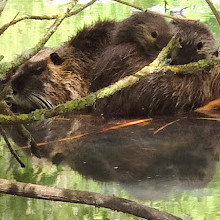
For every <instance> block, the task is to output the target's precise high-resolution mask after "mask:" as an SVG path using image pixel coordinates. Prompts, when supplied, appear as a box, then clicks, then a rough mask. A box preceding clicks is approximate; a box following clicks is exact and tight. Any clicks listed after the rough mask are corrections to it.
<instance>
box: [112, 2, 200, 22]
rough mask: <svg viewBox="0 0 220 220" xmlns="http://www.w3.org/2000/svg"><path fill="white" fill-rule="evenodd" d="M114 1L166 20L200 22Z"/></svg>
mask: <svg viewBox="0 0 220 220" xmlns="http://www.w3.org/2000/svg"><path fill="white" fill-rule="evenodd" d="M113 1H115V2H118V3H121V4H123V5H127V6H129V7H132V8H136V9H138V10H140V11H148V12H150V13H152V14H155V15H159V16H162V17H166V18H171V19H174V20H186V21H198V19H193V18H192V19H191V18H181V17H175V16H172V15H166V14H161V13H158V12H155V11H150V10H148V9H147V10H146V9H144V8H141V7H139V6H136V5H134V4H131V3H128V2H125V1H123V0H113Z"/></svg>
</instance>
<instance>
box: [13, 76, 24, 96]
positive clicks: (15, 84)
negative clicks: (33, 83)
mask: <svg viewBox="0 0 220 220" xmlns="http://www.w3.org/2000/svg"><path fill="white" fill-rule="evenodd" d="M11 88H12V94H13V95H16V94H17V93H18V92H19V91H21V90H22V88H23V84H22V81H21V80H19V78H17V77H16V78H14V79H13V80H12V82H11Z"/></svg>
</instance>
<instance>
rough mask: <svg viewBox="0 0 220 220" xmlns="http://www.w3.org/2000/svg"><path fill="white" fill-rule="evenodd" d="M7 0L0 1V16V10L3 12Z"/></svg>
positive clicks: (0, 12)
mask: <svg viewBox="0 0 220 220" xmlns="http://www.w3.org/2000/svg"><path fill="white" fill-rule="evenodd" d="M7 1H8V0H2V1H1V2H0V16H1V14H2V12H3V11H4V9H5V6H6V4H7Z"/></svg>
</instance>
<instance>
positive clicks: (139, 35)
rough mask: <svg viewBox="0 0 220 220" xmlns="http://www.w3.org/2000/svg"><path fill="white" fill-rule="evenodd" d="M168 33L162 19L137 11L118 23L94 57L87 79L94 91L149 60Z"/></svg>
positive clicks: (149, 61) (159, 49)
mask: <svg viewBox="0 0 220 220" xmlns="http://www.w3.org/2000/svg"><path fill="white" fill-rule="evenodd" d="M171 37H172V34H171V30H170V25H169V23H167V22H166V21H165V20H164V18H162V17H161V16H157V15H155V14H153V13H150V12H141V13H137V14H134V15H132V16H131V17H129V18H127V19H125V20H123V21H121V22H118V23H117V24H116V26H115V31H114V32H113V40H112V44H111V45H109V46H108V47H107V48H105V50H104V51H103V53H102V54H101V55H100V58H99V59H97V62H96V63H95V65H94V67H93V70H92V77H93V78H92V79H91V91H96V90H97V89H100V88H102V87H104V86H107V85H109V84H110V83H113V82H116V81H117V80H118V79H120V78H123V77H124V76H126V75H130V74H133V73H135V72H137V71H138V70H140V69H141V68H143V67H144V66H146V65H148V64H149V63H151V62H152V61H153V60H154V59H155V58H156V57H157V55H158V54H159V52H160V51H161V50H162V49H163V48H164V47H165V46H166V45H167V43H168V42H169V40H170V39H171Z"/></svg>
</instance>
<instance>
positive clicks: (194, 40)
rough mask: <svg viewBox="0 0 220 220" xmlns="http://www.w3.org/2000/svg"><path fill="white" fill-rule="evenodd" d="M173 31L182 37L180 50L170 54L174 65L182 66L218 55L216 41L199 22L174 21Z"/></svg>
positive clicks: (177, 49)
mask: <svg viewBox="0 0 220 220" xmlns="http://www.w3.org/2000/svg"><path fill="white" fill-rule="evenodd" d="M170 24H171V25H172V31H173V33H174V34H177V36H179V37H180V48H176V49H174V50H173V51H172V52H171V54H170V59H171V64H172V65H182V64H187V63H190V62H197V61H199V60H201V59H206V58H207V57H210V55H215V56H217V55H218V50H217V47H216V44H215V39H214V36H213V34H212V32H211V31H210V30H209V28H208V27H207V26H206V25H205V24H203V23H201V22H198V21H184V20H173V21H172V22H171V23H170Z"/></svg>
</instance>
